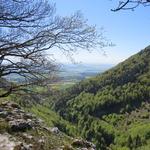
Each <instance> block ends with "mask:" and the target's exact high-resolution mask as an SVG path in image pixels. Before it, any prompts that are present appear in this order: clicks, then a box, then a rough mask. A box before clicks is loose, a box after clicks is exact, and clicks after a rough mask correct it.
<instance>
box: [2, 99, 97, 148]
mask: <svg viewBox="0 0 150 150" xmlns="http://www.w3.org/2000/svg"><path fill="white" fill-rule="evenodd" d="M2 124H4V125H3V126H4V128H6V129H5V131H3V130H2V131H1V128H2V127H1V126H2ZM33 133H34V134H33ZM52 135H54V137H55V138H56V139H57V140H58V139H59V140H60V141H61V140H63V134H62V132H61V131H60V130H59V129H58V128H57V127H51V128H50V127H47V126H46V125H45V124H44V122H43V121H42V120H41V119H38V118H36V116H35V115H33V114H31V113H28V112H25V111H24V110H23V109H22V108H21V107H20V106H19V105H18V104H17V103H14V102H10V101H7V102H2V103H1V104H0V150H95V145H94V144H92V143H90V142H88V141H85V140H83V139H73V138H71V137H70V141H71V142H70V144H68V145H66V144H64V143H63V142H62V141H61V143H62V144H60V145H59V146H58V147H57V146H54V147H55V148H54V147H51V148H47V145H48V144H47V143H52V144H53V145H54V144H55V143H53V142H54V141H53V142H51V141H48V140H49V139H50V138H51V136H52ZM48 137H49V138H48ZM67 138H69V137H67ZM59 140H58V141H59ZM58 143H60V142H58ZM71 143H72V144H71ZM45 145H46V146H45Z"/></svg>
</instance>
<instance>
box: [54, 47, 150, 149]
mask: <svg viewBox="0 0 150 150" xmlns="http://www.w3.org/2000/svg"><path fill="white" fill-rule="evenodd" d="M149 103H150V47H147V48H145V49H144V50H142V51H141V52H139V53H138V54H136V55H134V56H132V57H130V58H129V59H127V60H126V61H124V62H122V63H120V64H119V65H117V66H116V67H114V68H112V69H110V70H108V71H106V72H105V73H103V74H100V75H98V76H96V77H94V78H91V79H87V80H83V81H81V82H80V83H78V84H76V85H74V86H73V87H71V88H69V89H67V90H66V91H65V92H61V93H59V94H58V95H57V96H56V97H55V106H54V109H55V110H56V111H57V112H58V113H59V114H60V115H61V116H62V117H63V118H64V119H66V120H68V121H70V122H71V123H74V124H75V125H76V127H77V130H78V132H79V133H80V135H81V136H83V137H84V138H86V139H88V140H90V141H93V142H95V144H96V145H97V149H102V150H105V149H108V147H109V148H110V147H111V148H112V149H114V150H116V149H118V150H120V149H133V148H136V149H138V148H139V149H142V147H144V148H143V149H146V147H147V145H148V147H150V144H149V143H150V136H149V135H150V119H149V118H150V113H149V111H150V104H149ZM139 130H141V132H139ZM139 134H140V135H139Z"/></svg>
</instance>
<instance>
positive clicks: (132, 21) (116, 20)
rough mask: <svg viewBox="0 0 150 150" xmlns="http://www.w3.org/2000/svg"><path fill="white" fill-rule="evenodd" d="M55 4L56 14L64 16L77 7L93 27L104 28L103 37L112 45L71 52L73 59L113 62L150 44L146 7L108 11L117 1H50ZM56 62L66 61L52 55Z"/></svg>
mask: <svg viewBox="0 0 150 150" xmlns="http://www.w3.org/2000/svg"><path fill="white" fill-rule="evenodd" d="M51 1H52V2H54V3H56V9H57V11H56V13H57V14H58V15H61V16H68V15H71V14H73V13H74V12H76V11H78V10H81V12H82V13H83V15H84V17H85V19H88V23H89V24H91V25H96V26H97V28H101V27H104V30H105V36H106V37H107V38H108V39H110V40H111V41H112V42H113V43H114V44H115V46H114V47H107V48H105V52H106V54H107V56H105V55H103V52H102V51H101V50H96V51H94V52H92V53H88V52H87V51H80V52H78V53H77V54H74V56H73V57H74V59H75V61H76V62H81V63H96V64H117V63H119V62H122V61H123V60H125V59H127V58H128V57H130V56H131V55H133V54H136V53H137V52H139V51H140V50H141V49H143V48H145V47H147V46H148V45H150V41H149V39H150V32H149V29H150V28H149V27H150V15H149V14H150V7H143V6H141V7H138V8H137V9H135V10H134V11H131V10H128V11H119V12H112V11H111V10H110V9H112V8H115V7H116V6H117V4H118V0H51ZM55 57H56V59H57V61H58V62H65V63H66V62H67V63H69V62H70V60H68V59H66V57H65V56H63V54H58V53H57V54H56V55H55Z"/></svg>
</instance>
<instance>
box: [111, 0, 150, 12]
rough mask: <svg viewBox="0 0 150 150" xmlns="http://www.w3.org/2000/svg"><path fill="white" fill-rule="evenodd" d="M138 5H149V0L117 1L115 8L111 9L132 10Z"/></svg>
mask: <svg viewBox="0 0 150 150" xmlns="http://www.w3.org/2000/svg"><path fill="white" fill-rule="evenodd" d="M139 5H143V6H150V0H124V1H119V4H118V6H117V8H115V9H111V10H112V11H119V10H129V9H130V10H134V9H135V8H137V7H138V6H139Z"/></svg>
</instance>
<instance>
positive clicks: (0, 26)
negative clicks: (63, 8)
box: [0, 0, 109, 97]
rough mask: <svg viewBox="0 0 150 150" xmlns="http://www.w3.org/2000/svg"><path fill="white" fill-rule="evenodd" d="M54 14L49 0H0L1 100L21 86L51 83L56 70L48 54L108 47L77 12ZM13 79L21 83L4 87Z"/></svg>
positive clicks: (100, 34)
mask: <svg viewBox="0 0 150 150" xmlns="http://www.w3.org/2000/svg"><path fill="white" fill-rule="evenodd" d="M55 12H56V8H55V4H50V3H49V1H48V0H44V1H43V0H7V1H6V0H0V90H2V91H3V92H2V94H1V95H0V97H3V96H7V95H9V94H11V93H12V92H15V91H17V90H19V89H22V88H20V87H22V86H24V87H25V86H29V85H32V84H42V85H45V84H47V83H48V82H52V81H53V80H54V77H55V76H56V71H57V70H58V68H57V64H55V62H54V61H53V60H52V59H51V58H49V57H47V51H49V53H51V54H52V53H54V52H55V51H56V50H58V49H59V50H61V51H63V52H64V53H68V54H69V53H73V52H75V51H77V50H78V49H86V50H91V49H92V48H93V49H95V48H97V47H98V48H102V47H105V46H108V45H109V43H108V41H107V40H106V39H105V37H104V36H103V34H102V31H101V32H100V33H98V32H97V30H96V27H95V26H90V25H88V24H87V21H86V20H85V19H84V18H83V16H82V14H81V13H80V12H79V11H78V12H76V13H74V14H72V15H71V16H66V17H61V16H57V15H56V13H55ZM12 75H16V76H17V77H18V78H21V81H20V82H19V83H14V82H13V81H11V82H10V81H9V82H10V84H7V86H5V84H4V81H5V82H6V81H7V83H8V76H9V77H10V76H12Z"/></svg>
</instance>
